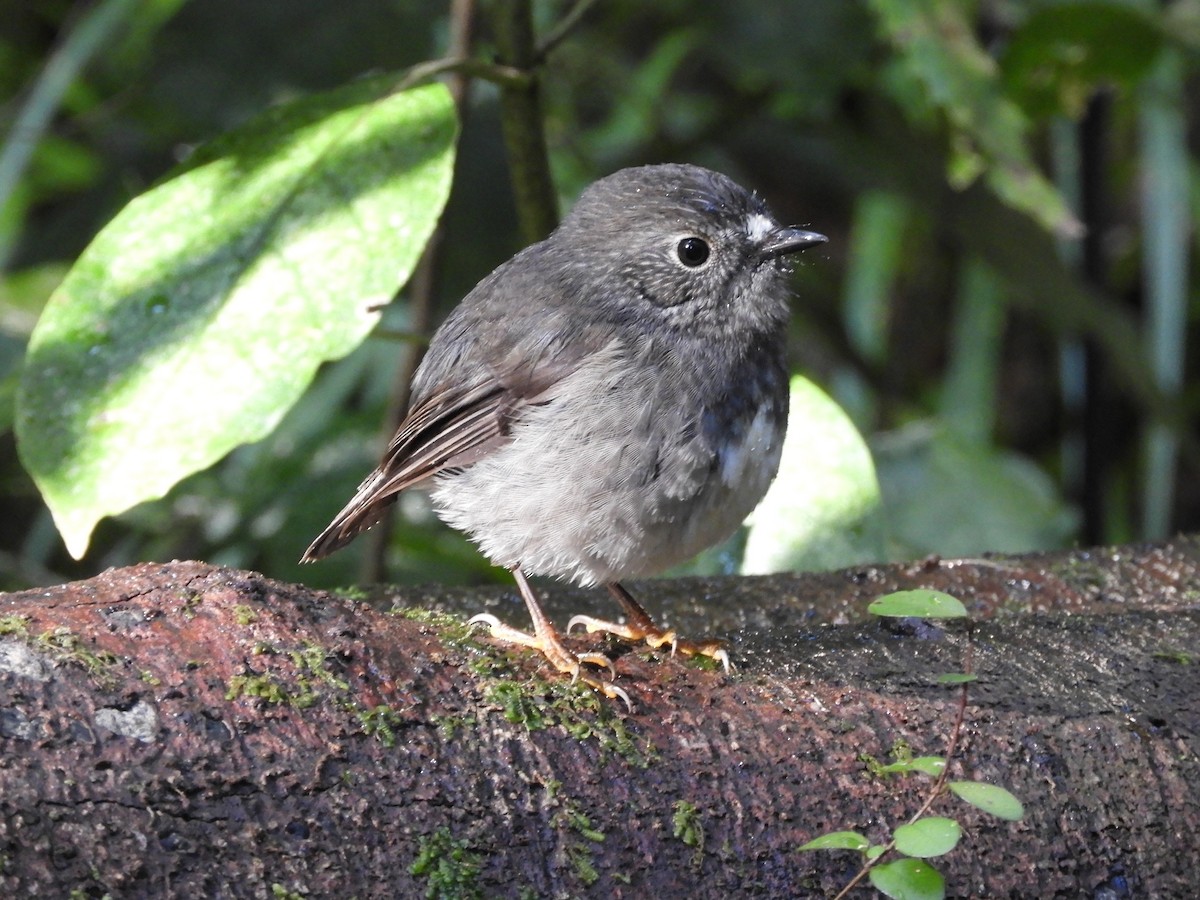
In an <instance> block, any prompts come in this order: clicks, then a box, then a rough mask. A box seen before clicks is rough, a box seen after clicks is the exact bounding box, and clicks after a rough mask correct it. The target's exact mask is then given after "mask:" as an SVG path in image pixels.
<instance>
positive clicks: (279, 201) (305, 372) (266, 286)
mask: <svg viewBox="0 0 1200 900" xmlns="http://www.w3.org/2000/svg"><path fill="white" fill-rule="evenodd" d="M397 78H398V76H395V75H389V76H384V77H379V78H374V79H366V80H363V81H358V82H355V83H353V84H351V85H348V86H346V87H343V88H340V89H338V90H336V91H331V92H329V93H326V94H320V95H314V96H310V97H305V98H303V99H301V100H299V101H296V102H293V103H289V104H286V105H283V106H280V107H277V108H275V109H272V110H270V111H268V112H267V113H265V114H263V115H262V116H260V117H258V118H257V119H255V120H254V121H252V122H250V123H249V124H247V125H245V126H244V127H242V128H240V129H238V130H237V131H235V132H232V133H230V134H229V135H226V136H225V137H223V138H220V139H218V140H217V141H215V142H214V143H212V144H211V145H209V146H207V147H204V148H201V149H200V150H198V151H197V152H196V153H195V154H194V155H193V156H192V158H191V159H189V160H188V161H187V163H185V164H184V166H182V167H181V169H180V170H179V171H178V172H177V173H176V174H175V175H174V176H173V177H171V178H170V179H168V180H166V181H164V182H162V183H160V184H159V185H158V186H157V187H155V188H152V189H151V190H149V191H147V192H146V193H145V194H143V195H141V196H140V197H138V198H136V199H135V200H133V201H132V202H131V203H130V204H129V205H128V206H126V207H125V208H124V209H123V210H122V211H121V212H120V213H119V214H118V215H117V217H116V218H115V219H114V220H113V221H112V222H111V223H110V224H109V225H108V226H107V227H106V228H104V230H103V231H101V232H100V234H99V235H98V236H97V237H96V239H95V240H94V241H92V243H91V245H90V246H89V247H88V248H87V249H86V250H85V251H84V252H83V255H82V256H81V257H80V258H79V260H78V262H76V264H75V266H74V267H73V268H72V269H71V271H70V273H69V274H68V275H67V277H66V279H65V280H64V281H63V283H62V286H61V287H60V288H59V289H58V291H56V292H55V294H54V296H53V297H51V299H50V302H49V303H48V304H47V306H46V309H45V311H44V313H43V315H42V317H41V319H40V320H39V322H38V324H37V327H36V328H35V329H34V332H33V335H32V337H31V338H30V342H29V349H28V354H27V357H26V364H25V369H24V372H23V375H22V379H21V385H20V390H19V395H18V411H17V421H16V430H17V438H18V441H19V445H18V446H19V450H20V453H21V459H22V461H23V462H24V464H25V467H26V468H27V469H28V470H29V472H30V474H31V475H32V476H33V478H34V481H35V482H37V485H38V487H39V488H40V489H41V491H42V494H43V496H44V497H45V499H46V503H47V505H48V506H49V507H50V511H51V512H52V513H53V515H54V520H55V523H56V524H57V525H58V528H59V531H60V532H61V533H62V535H63V538H64V540H65V541H66V543H67V548H68V549H69V550H70V552H71V553H72V555H74V556H76V557H79V556H81V555H82V554H83V553H84V552H85V551H86V549H87V545H88V541H89V539H90V536H91V532H92V529H93V528H94V527H95V525H96V522H98V521H99V520H100V519H101V518H102V517H103V516H106V515H115V514H117V513H119V512H122V511H124V510H126V509H129V508H130V507H131V506H134V505H135V504H137V503H140V502H142V501H145V500H151V499H155V498H157V497H161V496H162V495H163V494H165V493H166V492H167V491H168V490H169V489H170V488H171V487H172V486H174V485H175V484H176V483H177V482H178V481H179V480H180V479H182V478H184V477H186V476H187V475H190V474H192V473H193V472H197V471H199V470H201V469H204V468H207V467H208V466H210V465H212V464H213V463H214V462H216V461H217V460H219V459H220V458H221V457H222V456H224V455H225V454H226V453H228V452H229V451H230V450H232V449H233V448H234V447H236V446H238V445H239V444H243V443H247V442H250V441H255V440H259V439H260V438H262V437H264V436H265V435H267V434H268V433H270V432H271V430H272V429H273V428H274V427H275V425H276V424H277V423H278V422H279V420H280V419H281V418H282V416H283V414H284V413H285V412H286V411H287V410H288V409H289V408H290V407H291V406H292V404H293V403H295V401H296V399H297V398H298V397H299V396H300V394H301V393H302V392H303V391H304V389H305V388H306V387H307V386H308V384H309V382H310V381H311V380H312V378H313V375H314V374H315V372H316V370H317V367H318V366H319V365H320V364H321V363H322V362H324V361H326V360H330V359H337V358H339V357H341V356H344V355H345V354H347V353H349V352H350V351H351V350H352V349H354V348H355V347H356V346H358V344H360V343H361V342H362V340H363V338H364V337H366V335H367V333H368V332H369V331H370V330H371V328H372V327H373V326H374V325H375V323H376V321H377V320H378V317H379V307H380V306H381V305H383V304H385V303H386V302H387V301H388V300H389V299H390V298H391V297H392V296H393V294H394V293H395V292H396V290H398V289H399V287H400V286H401V285H402V284H403V283H404V282H405V281H406V280H407V279H408V277H409V275H410V274H411V273H412V270H413V268H414V266H415V265H416V262H417V259H418V258H419V256H420V253H421V250H422V248H423V247H424V245H425V242H426V240H427V239H428V237H429V235H430V233H431V232H432V231H433V228H434V227H435V225H436V224H437V220H438V217H439V216H440V214H441V210H442V207H443V206H444V205H445V201H446V197H447V195H448V193H449V189H450V179H451V170H452V167H453V160H454V144H455V138H456V134H457V119H456V116H455V112H454V105H453V103H452V102H451V99H450V96H449V93H448V92H447V91H446V89H445V88H444V87H443V86H441V85H430V86H427V87H422V88H417V89H414V90H410V91H404V92H397V91H396V90H395V87H396V84H397Z"/></svg>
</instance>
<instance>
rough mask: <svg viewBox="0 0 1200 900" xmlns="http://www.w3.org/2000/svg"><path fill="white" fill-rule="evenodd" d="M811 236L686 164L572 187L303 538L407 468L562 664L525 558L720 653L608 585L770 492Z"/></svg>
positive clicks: (594, 627) (624, 626) (681, 646)
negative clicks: (798, 280) (499, 571)
mask: <svg viewBox="0 0 1200 900" xmlns="http://www.w3.org/2000/svg"><path fill="white" fill-rule="evenodd" d="M825 240H826V238H825V236H824V235H820V234H816V233H814V232H811V231H806V230H803V229H800V228H793V227H784V226H781V225H779V224H778V223H777V222H776V220H775V219H774V218H773V217H772V215H771V213H770V212H769V210H768V209H767V207H766V205H765V203H763V201H762V200H760V199H759V198H758V196H757V195H755V194H753V193H751V192H749V191H747V190H745V189H743V188H742V187H740V186H738V185H737V184H736V183H735V182H733V181H732V180H731V179H729V178H728V177H726V176H724V175H721V174H719V173H717V172H713V171H710V170H707V169H703V168H699V167H697V166H691V165H678V164H670V165H654V166H642V167H638V168H630V169H622V170H621V171H618V172H616V173H614V174H612V175H609V176H608V177H606V178H603V179H601V180H599V181H597V182H595V183H594V184H592V185H591V186H590V187H588V188H587V190H585V191H584V193H583V195H582V196H581V197H580V198H579V201H578V202H577V203H576V205H575V207H574V208H573V209H572V211H571V212H570V214H569V215H568V216H567V217H566V218H565V219H564V220H563V222H562V224H561V225H560V226H559V227H558V228H557V229H556V230H555V231H554V232H553V233H552V234H551V235H550V236H549V237H547V238H546V239H545V240H543V241H541V242H539V243H537V244H533V245H532V246H530V247H527V248H525V249H524V250H522V251H521V252H520V253H518V254H517V255H516V256H514V257H513V258H512V259H510V260H509V261H508V262H506V263H504V264H503V265H501V266H500V267H499V268H497V269H496V270H495V271H494V272H492V273H491V274H490V275H488V276H487V277H486V278H484V279H483V281H481V282H480V283H479V284H478V285H477V286H476V287H475V289H474V290H472V291H471V292H470V293H469V294H468V295H467V296H466V298H465V299H464V300H463V301H462V303H461V304H460V305H459V306H458V307H457V308H456V309H455V310H454V311H453V312H452V313H451V314H450V316H449V317H448V318H447V319H446V321H445V322H444V323H443V324H442V326H441V327H440V328H439V329H438V330H437V332H436V333H435V334H434V336H433V339H432V341H431V343H430V345H429V350H428V352H427V353H426V355H425V357H424V360H423V361H422V363H421V365H420V367H419V368H418V369H417V372H416V374H415V376H414V378H413V383H412V392H411V396H412V400H411V405H410V408H409V412H408V414H407V416H406V417H405V419H404V420H403V422H402V423H401V424H400V426H399V428H398V430H397V432H396V434H395V436H394V437H393V438H392V441H391V443H390V444H389V445H388V448H387V451H386V453H385V454H384V456H383V460H382V462H380V464H379V466H378V468H376V469H375V471H373V472H372V473H371V474H370V475H368V476H367V478H366V479H365V480H364V481H363V482H362V484H361V485H360V486H359V488H358V490H357V492H356V493H355V494H354V496H353V497H352V498H351V499H350V501H349V502H348V503H347V504H346V506H345V508H344V509H342V511H341V512H339V513H338V514H337V515H336V516H335V517H334V519H333V521H332V522H331V523H330V524H329V527H327V528H326V529H325V530H324V531H323V532H322V533H321V534H320V535H319V536H318V537H317V538H316V540H314V541H313V542H312V545H311V546H310V547H309V548H308V550H307V551H306V552H305V553H304V556H303V558H302V561H303V562H309V561H312V560H316V559H320V558H321V557H323V556H326V555H328V554H329V553H332V552H333V551H334V550H337V549H338V548H340V547H343V546H345V545H346V544H347V543H349V542H350V541H351V540H352V539H353V538H354V537H355V536H356V535H358V534H360V533H361V532H363V531H365V530H366V529H367V528H369V527H371V526H372V525H373V524H375V523H376V522H378V521H379V519H380V517H381V516H382V514H383V511H384V509H385V508H386V507H387V505H388V504H390V503H393V502H395V500H396V497H397V495H398V494H399V493H400V492H401V491H403V490H406V489H408V488H412V487H422V488H426V489H429V490H430V491H431V495H432V500H433V504H434V508H435V510H436V512H437V514H438V515H439V516H440V517H441V518H442V519H443V520H444V521H445V522H447V523H448V524H450V525H451V526H453V527H454V528H457V529H459V530H461V531H463V532H465V533H466V534H467V535H468V536H469V537H470V538H471V539H472V540H473V541H475V543H476V544H478V546H479V548H480V550H481V551H482V553H483V554H484V556H486V557H487V558H488V559H489V560H490V561H491V562H492V563H493V564H495V565H498V566H504V567H506V568H508V569H509V570H510V571H511V572H512V574H513V576H514V577H515V578H516V581H517V585H518V587H519V589H520V592H521V596H522V597H523V598H524V600H525V603H526V605H527V606H528V608H529V614H530V616H531V617H532V620H533V633H532V634H527V633H525V632H522V631H519V630H517V629H514V628H511V627H509V626H507V625H504V624H502V623H501V622H499V621H498V620H497V619H496V618H495V617H494V616H490V615H480V616H476V617H475V618H474V619H472V621H473V622H483V623H485V624H487V625H488V626H489V627H490V630H491V634H492V635H493V636H494V637H496V638H498V639H501V640H504V641H510V642H514V643H518V644H522V645H525V646H530V647H534V648H537V649H538V650H540V651H541V652H542V653H543V654H544V655H545V656H546V658H547V659H549V660H550V662H551V663H552V664H553V665H554V666H555V667H556V668H557V669H559V670H560V671H563V672H565V673H569V674H570V675H571V676H572V677H574V678H582V679H583V680H584V681H585V682H587V683H588V684H590V685H592V686H593V687H595V688H596V689H598V690H600V691H601V692H603V693H604V694H606V695H607V696H609V697H620V698H621V699H622V700H624V701H625V702H626V703H627V704H628V703H629V698H628V696H627V695H626V693H625V691H623V690H622V689H621V688H619V687H617V686H616V685H614V684H613V683H612V682H611V681H607V682H605V681H600V680H598V679H596V678H593V677H592V676H590V675H588V674H585V673H583V670H582V668H581V664H582V663H589V664H598V665H601V666H608V667H609V668H610V670H611V668H612V666H611V662H610V661H609V659H608V658H607V657H606V656H603V655H601V654H576V653H574V652H573V651H571V650H570V649H569V648H568V647H567V646H566V645H565V644H564V642H563V640H562V638H561V637H560V635H559V634H558V632H557V631H556V629H555V628H554V626H553V624H552V623H551V622H550V620H549V619H548V618H547V617H546V615H545V613H544V612H543V611H542V609H541V606H540V605H539V603H538V600H537V597H536V595H535V594H534V591H533V589H532V588H531V586H530V584H529V581H528V579H527V577H526V576H528V575H539V576H553V577H556V578H560V579H564V580H566V581H570V582H574V583H575V584H578V585H581V586H589V585H599V584H603V585H605V586H606V587H607V588H608V590H609V591H610V592H611V593H612V595H613V596H614V597H615V598H616V599H617V601H618V602H619V603H620V605H621V607H622V609H623V612H624V615H625V622H624V623H620V624H618V623H614V622H607V621H603V620H600V619H594V618H591V617H588V616H576V617H575V618H573V619H572V620H571V622H570V623H569V624H568V629H567V630H568V631H570V629H571V628H573V627H574V626H576V625H582V626H583V627H585V628H586V629H587V630H588V631H606V632H612V633H614V634H617V635H619V636H621V637H624V638H625V639H627V640H632V641H646V642H647V643H648V644H649V645H650V646H654V647H658V646H663V645H667V644H669V645H670V646H671V647H672V648H673V649H675V650H678V651H681V652H683V653H687V654H704V655H708V656H712V657H715V658H717V659H718V660H720V661H721V662H723V663H724V664H725V665H726V667H728V657H727V655H726V652H725V650H724V648H723V646H722V645H721V644H720V643H719V642H717V641H702V642H691V641H685V640H681V639H679V638H678V637H677V636H676V635H675V633H674V632H672V631H668V630H666V629H663V628H661V627H660V626H659V625H657V624H656V623H655V622H654V620H653V619H652V618H651V617H650V615H649V614H648V613H647V612H646V611H645V610H644V609H643V608H642V606H641V605H640V604H638V603H637V601H635V600H634V598H633V597H632V596H631V595H630V594H629V593H628V591H626V590H625V589H624V588H622V587H621V585H620V584H619V583H618V582H620V581H622V580H625V579H629V578H638V577H642V576H646V575H652V574H656V573H659V572H661V571H663V570H664V569H666V568H668V567H670V566H673V565H675V564H677V563H680V562H683V561H685V560H687V559H689V558H691V557H692V556H694V555H696V554H697V553H698V552H700V551H701V550H704V549H706V548H707V547H711V546H713V545H714V544H716V543H718V542H720V541H722V540H724V539H725V538H727V537H728V536H730V535H731V534H732V533H733V532H734V531H735V530H736V529H737V527H738V526H739V525H740V524H741V522H742V521H743V520H744V519H745V517H746V516H747V515H748V514H749V513H750V511H751V510H753V509H754V507H755V506H756V505H757V504H758V502H759V500H761V499H762V497H763V495H764V494H765V493H766V490H767V487H768V486H769V485H770V483H771V481H772V479H773V478H774V477H775V473H776V470H777V469H778V467H779V455H780V450H781V448H782V445H783V437H784V431H785V429H786V426H787V412H788V377H787V369H786V366H785V362H784V342H785V331H786V327H787V321H788V315H789V310H788V300H789V297H790V290H789V286H788V278H787V276H788V274H789V271H790V270H789V267H788V263H787V259H788V256H789V254H792V253H795V252H796V251H798V250H802V249H804V248H806V247H812V246H814V245H816V244H820V243H823V242H824V241H825Z"/></svg>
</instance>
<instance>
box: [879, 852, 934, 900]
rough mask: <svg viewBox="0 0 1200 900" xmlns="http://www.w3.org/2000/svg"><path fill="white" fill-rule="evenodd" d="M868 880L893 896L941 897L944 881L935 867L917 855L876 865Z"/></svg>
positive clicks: (908, 899) (910, 899)
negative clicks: (913, 857) (914, 857)
mask: <svg viewBox="0 0 1200 900" xmlns="http://www.w3.org/2000/svg"><path fill="white" fill-rule="evenodd" d="M870 878H871V884H873V885H874V886H875V888H876V890H878V891H880V892H881V893H883V894H885V895H886V896H888V897H891V898H892V900H942V898H943V897H945V896H946V882H945V880H944V879H943V878H942V876H941V874H940V873H939V872H938V870H937V869H935V868H933V866H931V865H929V864H928V863H923V862H921V860H919V859H897V860H895V861H894V862H889V863H884V864H883V865H881V866H876V867H875V868H874V869H872V870H871V873H870Z"/></svg>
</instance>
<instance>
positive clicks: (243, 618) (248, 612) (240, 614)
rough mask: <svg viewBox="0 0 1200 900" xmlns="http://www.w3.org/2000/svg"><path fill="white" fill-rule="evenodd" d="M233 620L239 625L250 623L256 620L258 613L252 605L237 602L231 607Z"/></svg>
mask: <svg viewBox="0 0 1200 900" xmlns="http://www.w3.org/2000/svg"><path fill="white" fill-rule="evenodd" d="M233 620H234V621H235V622H237V623H238V624H239V625H252V624H253V623H255V622H257V621H258V613H257V612H255V611H254V609H253V608H252V607H249V606H246V604H244V603H239V604H238V605H237V606H235V607H234V608H233Z"/></svg>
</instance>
